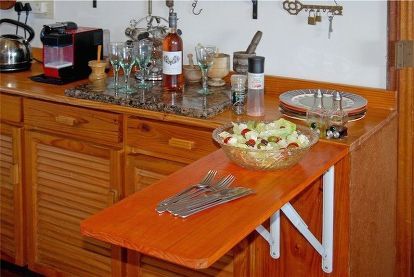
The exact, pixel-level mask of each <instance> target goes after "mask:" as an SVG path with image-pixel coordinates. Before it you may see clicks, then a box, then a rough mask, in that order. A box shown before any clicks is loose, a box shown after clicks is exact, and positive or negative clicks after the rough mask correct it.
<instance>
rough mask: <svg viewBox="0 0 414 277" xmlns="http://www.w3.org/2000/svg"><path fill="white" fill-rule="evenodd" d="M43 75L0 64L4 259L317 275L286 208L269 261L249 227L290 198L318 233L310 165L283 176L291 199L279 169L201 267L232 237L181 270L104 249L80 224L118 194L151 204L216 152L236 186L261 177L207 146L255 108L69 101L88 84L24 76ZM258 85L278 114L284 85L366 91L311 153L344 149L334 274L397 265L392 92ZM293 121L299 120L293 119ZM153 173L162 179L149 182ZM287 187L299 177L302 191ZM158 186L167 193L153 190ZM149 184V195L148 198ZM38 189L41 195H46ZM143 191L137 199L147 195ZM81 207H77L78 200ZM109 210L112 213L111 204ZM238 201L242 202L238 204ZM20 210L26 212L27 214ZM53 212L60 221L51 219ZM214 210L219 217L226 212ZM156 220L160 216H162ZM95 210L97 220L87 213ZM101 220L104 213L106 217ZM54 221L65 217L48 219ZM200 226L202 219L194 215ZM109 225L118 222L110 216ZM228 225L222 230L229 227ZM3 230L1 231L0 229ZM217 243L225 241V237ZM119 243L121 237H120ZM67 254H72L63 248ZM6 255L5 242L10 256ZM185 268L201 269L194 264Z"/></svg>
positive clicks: (384, 270)
mask: <svg viewBox="0 0 414 277" xmlns="http://www.w3.org/2000/svg"><path fill="white" fill-rule="evenodd" d="M40 73H42V68H41V65H40V64H38V63H33V66H32V68H31V70H29V71H23V72H15V73H2V74H1V78H0V105H1V106H0V117H1V123H2V125H1V131H2V145H0V147H6V148H5V149H3V148H2V151H4V153H10V152H11V153H13V157H10V160H7V161H6V162H7V168H8V167H9V166H10V169H7V168H6V169H7V172H6V173H4V174H3V173H2V176H6V177H7V176H10V182H9V183H7V185H5V186H4V187H3V181H2V183H1V184H2V189H6V190H9V189H10V190H11V191H12V192H10V195H11V196H13V195H14V196H13V197H10V199H5V201H3V198H2V205H3V203H7V205H9V204H8V203H11V204H10V205H14V206H11V207H10V208H8V209H7V211H10V212H13V213H14V214H10V217H7V218H10V220H11V221H12V220H14V221H15V223H14V225H11V226H12V227H13V228H16V230H14V229H13V230H14V231H13V232H7V233H5V234H6V235H5V236H7V242H10V241H11V239H10V238H9V235H10V234H11V233H12V234H16V237H15V238H14V239H15V249H17V250H16V252H15V253H16V257H15V258H14V259H13V258H10V259H9V258H7V260H9V261H11V262H13V263H16V264H21V265H25V264H28V265H29V268H30V269H32V270H34V271H36V272H40V273H42V274H46V275H47V274H60V273H69V274H75V275H94V274H95V275H96V274H97V275H101V276H102V275H111V274H112V275H124V276H125V275H127V276H129V275H131V276H135V275H136V274H137V272H143V271H144V272H146V273H148V274H155V272H156V273H157V274H159V275H162V274H167V275H168V274H181V275H188V276H193V275H194V274H199V273H200V272H201V273H202V274H207V275H209V274H211V275H218V274H224V273H225V272H226V274H228V275H239V276H246V275H248V274H250V275H255V276H265V275H272V276H286V275H288V276H297V275H301V274H304V273H305V272H307V273H309V274H310V275H315V276H321V275H322V270H321V266H320V262H319V261H320V259H321V258H320V256H319V255H318V254H317V253H316V251H315V250H314V249H313V248H312V247H311V246H310V245H309V244H308V242H307V241H306V240H304V238H303V237H302V235H300V234H299V233H298V232H297V231H296V230H295V229H294V227H293V226H292V225H291V224H290V223H289V222H288V221H287V220H285V219H284V218H283V217H282V219H281V230H282V240H281V257H280V258H279V259H277V260H274V259H272V258H271V257H270V255H269V244H268V243H267V242H266V241H264V240H263V238H262V237H260V236H259V235H258V234H256V232H253V233H250V234H248V233H249V232H250V231H251V230H252V227H253V225H255V224H256V223H259V221H262V220H265V217H266V216H269V215H270V214H271V213H272V212H274V211H275V210H276V209H278V208H280V205H282V204H283V203H284V202H286V201H289V202H291V203H292V205H293V206H294V207H295V209H296V210H297V211H298V212H300V214H301V215H302V218H303V219H304V220H305V222H306V224H307V225H308V226H309V229H310V230H312V231H313V232H314V233H315V235H316V236H317V237H319V236H320V234H321V220H322V216H321V202H322V201H321V199H322V195H321V191H320V187H321V177H318V174H319V175H320V174H322V173H323V172H319V173H318V174H316V175H315V174H313V175H312V176H313V177H312V178H310V179H309V178H308V179H306V181H303V182H302V181H301V182H299V183H296V182H294V183H289V182H288V183H289V184H291V185H292V186H289V187H288V188H286V189H287V190H290V192H288V193H289V197H285V198H283V199H282V200H280V199H279V200H278V199H277V191H278V188H276V187H277V186H279V185H280V184H282V183H283V180H281V179H280V180H279V181H278V184H279V185H276V187H275V191H273V190H271V191H272V193H275V194H269V197H273V200H274V202H273V203H274V204H272V205H271V204H269V203H270V202H269V203H268V202H266V203H267V204H269V205H270V206H269V207H271V208H269V210H267V211H266V213H261V217H259V218H258V219H257V220H256V221H249V222H250V223H249V224H250V225H249V228H247V229H243V231H242V232H241V233H238V235H237V238H236V239H233V240H231V241H229V243H228V244H226V246H223V248H221V250H220V251H219V252H215V254H214V255H213V254H211V253H212V252H210V254H211V255H210V254H208V255H210V259H209V260H208V261H207V262H205V261H203V262H201V264H203V266H206V265H209V264H210V262H212V261H213V260H216V259H217V258H218V257H219V256H220V255H222V254H223V253H224V252H225V251H226V250H228V249H229V248H231V247H232V246H233V245H234V244H235V243H237V242H238V241H239V243H237V244H236V246H234V247H233V249H232V250H231V251H230V252H229V253H227V254H226V255H225V256H224V257H223V258H221V259H220V260H219V261H218V262H216V263H214V264H213V265H211V266H210V267H209V268H207V269H206V270H205V271H189V269H187V268H184V267H178V266H176V265H174V264H170V263H167V262H162V261H160V260H158V259H155V258H153V257H151V255H152V256H156V257H161V256H162V255H161V254H160V255H161V256H160V255H159V256H157V255H155V254H154V253H152V252H151V251H148V252H145V251H143V250H142V249H139V247H138V246H136V248H134V247H135V246H132V245H124V246H126V247H129V248H131V249H136V250H139V251H143V252H144V253H147V254H150V255H149V256H148V255H143V254H142V255H139V254H137V253H136V252H135V251H131V250H130V251H127V255H126V256H127V258H126V259H125V251H124V250H122V249H118V250H117V248H116V247H110V246H108V245H107V244H104V243H103V242H90V241H89V240H90V239H86V238H84V237H81V235H80V229H79V228H80V222H81V220H84V219H86V218H88V217H89V216H91V215H93V214H96V213H98V212H100V211H101V210H102V209H103V208H105V207H108V206H111V205H112V204H113V203H115V202H117V201H118V200H120V199H123V198H126V197H127V196H131V198H126V199H125V200H124V201H121V202H120V203H119V204H115V206H114V209H116V208H117V207H122V205H124V204H125V203H133V204H134V203H136V202H135V200H137V201H138V200H139V202H141V200H145V201H152V202H151V203H152V204H153V203H155V202H156V201H158V200H160V199H162V198H163V197H165V196H167V195H169V194H172V193H173V192H174V191H178V190H179V188H181V187H183V186H185V185H186V184H189V183H190V182H191V181H194V180H196V179H197V178H199V177H200V176H201V175H200V174H204V173H205V172H198V173H194V174H192V172H195V167H196V166H197V165H198V163H203V161H206V160H207V161H210V162H212V161H216V159H219V158H220V161H221V162H217V164H216V165H215V166H217V167H218V168H220V170H221V171H222V173H223V174H225V173H226V170H227V169H231V170H232V172H233V171H234V172H235V174H239V175H238V176H237V177H238V179H240V181H246V184H244V183H243V184H242V183H240V185H253V183H252V182H248V181H251V180H252V178H253V177H254V178H253V179H254V180H255V181H257V180H260V175H261V174H259V173H254V172H253V173H251V172H248V171H244V170H241V169H240V170H239V169H237V167H236V166H235V165H233V164H231V163H227V162H226V160H222V159H221V157H222V156H220V155H222V154H220V151H219V152H214V151H215V150H217V146H216V145H214V144H213V142H212V139H211V131H212V130H213V129H214V128H216V127H217V126H220V125H222V124H223V123H227V122H229V121H235V120H240V119H243V120H246V119H254V118H249V117H247V116H242V117H240V116H236V115H234V114H233V113H232V112H231V110H229V109H227V110H224V111H223V112H222V113H219V114H217V115H215V116H213V117H211V118H208V119H202V118H193V117H187V116H182V115H177V114H174V113H169V112H165V111H161V112H160V111H151V110H144V109H139V108H134V107H127V106H122V105H114V104H111V103H102V102H97V101H91V100H86V99H77V98H73V97H68V96H66V95H65V90H67V89H71V88H74V87H76V86H79V85H83V84H85V83H86V81H85V80H84V81H79V82H75V83H71V84H67V85H63V86H55V85H49V84H43V83H36V82H33V81H31V80H30V79H29V77H30V76H33V75H38V74H40ZM265 86H266V91H265V111H266V113H265V116H264V117H262V118H260V120H262V119H275V118H278V117H280V116H281V114H280V112H279V110H278V97H279V95H280V94H281V93H283V92H285V91H289V90H294V89H302V88H328V89H337V90H341V91H347V92H352V93H357V94H359V95H361V96H363V97H365V98H366V99H367V100H368V112H367V114H366V116H365V117H364V118H363V119H361V120H358V121H355V122H350V123H349V125H348V127H349V128H348V137H347V138H345V139H342V140H321V142H320V143H318V145H317V146H316V147H315V151H316V150H318V149H321V147H323V146H324V145H327V147H324V148H326V149H330V148H337V149H345V150H344V151H345V152H343V151H339V152H338V153H339V154H338V153H337V154H338V155H339V156H337V154H333V156H332V159H333V160H330V162H329V163H328V164H329V165H331V164H334V166H335V209H334V211H335V226H334V228H335V231H334V257H333V260H334V264H333V273H332V275H334V276H349V275H355V276H375V275H380V274H381V275H390V276H391V275H392V274H393V272H394V264H395V263H394V261H395V251H394V250H393V249H395V247H394V242H395V190H396V166H394V165H395V164H396V139H397V132H396V130H397V112H396V110H395V107H396V94H395V92H392V91H386V90H381V89H373V88H364V87H355V86H348V85H341V84H331V83H324V82H314V81H306V80H299V79H293V78H285V77H277V76H266V79H265ZM256 119H257V118H256ZM294 121H295V122H299V123H300V121H299V120H294ZM3 138H4V142H5V143H3ZM23 142H24V143H23ZM10 143H12V144H11V146H9V145H10ZM213 152H214V153H213ZM2 153H3V152H2ZM211 153H213V154H211ZM209 154H210V155H209ZM309 154H310V155H308V156H307V157H306V159H305V160H303V161H304V162H306V163H312V159H313V158H312V153H309ZM335 157H337V158H338V159H339V160H338V159H337V158H335ZM55 160H56V161H59V162H55ZM315 161H317V160H315ZM9 163H10V164H9ZM186 166H188V168H187V167H186ZM315 166H318V165H315ZM326 166H328V165H327V164H325V165H323V163H322V167H323V168H324V169H325V167H326ZM2 168H3V167H2ZM181 168H182V169H181ZM180 169H181V170H183V171H180ZM301 169H306V165H304V164H302V163H300V164H299V167H295V169H293V171H289V170H288V171H282V172H285V173H289V175H290V176H291V177H288V176H284V178H283V179H284V180H285V179H287V180H290V179H292V180H294V179H295V178H299V179H300V178H306V176H307V175H306V172H303V171H302V170H301ZM2 170H3V169H2ZM9 170H11V171H9ZM321 170H322V169H320V170H316V171H321ZM10 172H11V173H10ZM174 172H176V173H174ZM368 172H369V173H368ZM172 173H173V175H171V178H173V179H174V178H178V177H180V178H184V177H183V176H184V175H185V176H186V178H187V179H188V180H187V181H186V182H183V183H181V182H177V183H176V184H173V185H172V184H170V186H169V187H168V189H165V190H164V186H165V185H166V184H165V180H164V181H163V177H164V176H169V175H170V174H172ZM184 173H185V174H184ZM174 174H176V175H174ZM275 174H276V175H278V174H277V173H275ZM276 175H273V174H272V173H270V174H268V175H266V176H268V177H269V179H271V178H273V177H275V180H276V179H277V176H276ZM98 176H99V177H98ZM174 176H175V177H174ZM252 176H253V177H252ZM8 178H9V177H8ZM168 178H169V177H168ZM59 180H65V182H63V181H59ZM158 180H160V181H159V182H158V183H156V181H158ZM175 181H178V179H174V183H175ZM263 182H265V181H263ZM266 182H267V181H266ZM292 182H293V181H292ZM258 183H260V181H259V182H258ZM270 183H271V182H270V181H269V187H271V185H270ZM10 184H16V185H15V186H11V185H10ZM50 184H53V186H50ZM298 184H299V185H298ZM295 185H298V190H296V187H295ZM161 186H162V188H163V191H162V192H159V194H157V192H158V191H159V189H160V188H161ZM157 188H158V189H157ZM299 188H300V189H299ZM13 189H14V190H13ZM66 190H69V191H70V192H71V197H67V196H65V195H66ZM283 191H284V190H283ZM135 192H137V194H136V195H135V194H134V193H135ZM146 192H151V193H153V194H154V195H156V196H154V197H148V198H147V196H146ZM285 192H287V191H285ZM12 193H14V194H12ZM108 193H109V194H108ZM45 194H46V195H48V197H46V198H43V195H45ZM8 195H9V192H8V193H4V194H2V197H8ZM23 195H24V196H23ZM272 195H273V196H272ZM79 199H80V200H79ZM130 199H131V200H130ZM6 200H7V201H6ZM13 201H15V203H14V204H13ZM76 201H80V202H76ZM145 201H144V202H143V203H148V204H150V202H145ZM248 201H249V199H248V198H246V199H240V202H239V203H247V202H248ZM85 203H88V204H85ZM233 204H235V205H236V206H237V205H241V204H237V203H236V202H235V203H231V205H230V204H229V205H228V206H226V207H227V208H226V209H224V210H225V211H226V214H227V213H228V212H231V211H233V210H232V209H233V208H231V207H232V205H233ZM4 205H6V204H4ZM131 205H132V204H131ZM139 205H142V204H139ZM258 205H259V204H258ZM23 207H24V208H23ZM237 207H240V206H237ZM81 208H82V209H83V210H79V209H81ZM240 208H241V207H240ZM258 208H260V206H258ZM261 208H263V207H261ZM148 209H150V208H148ZM151 209H152V208H151ZM243 209H244V208H243ZM243 209H242V208H241V210H243ZM221 210H222V209H217V210H216V211H214V210H211V211H209V213H210V212H211V213H212V214H215V213H218V214H217V215H219V214H221V213H220V212H219V211H221ZM2 211H3V210H2ZM108 211H109V213H110V211H112V210H111V209H110V210H108ZM243 211H244V212H246V213H247V212H248V211H247V210H245V209H244V210H243ZM127 212H128V213H131V214H130V215H129V214H128V213H127ZM133 213H134V210H128V211H125V214H122V216H123V217H129V216H131V218H132V219H133V218H134V217H133ZM154 213H155V211H154ZM26 215H30V216H27V217H26ZM60 216H61V217H62V218H63V219H64V221H59V220H60V218H59V217H60ZM166 216H167V215H166ZM220 216H221V217H220V218H221V219H223V221H224V217H223V215H222V214H221V215H220ZM98 217H99V218H101V217H100V216H98ZM2 218H3V214H2ZM162 218H166V217H164V216H162ZM200 218H202V217H199V216H197V217H194V219H191V218H190V219H189V220H186V221H185V224H190V225H191V224H193V223H194V221H197V222H198V221H202V220H200ZM132 219H131V220H132ZM8 220H9V219H8ZM91 220H94V219H93V217H92V219H91ZM104 220H110V219H109V218H106V219H105V218H104ZM212 220H213V221H214V219H212ZM167 221H168V222H169V223H168V224H167V226H166V227H165V229H167V230H168V229H169V227H170V226H169V224H177V222H178V221H176V222H175V223H174V222H173V221H169V220H167ZM50 222H62V223H61V224H57V225H58V226H57V225H56V226H55V225H53V226H51V224H50ZM191 222H193V223H191ZM132 223H133V222H132ZM55 224H56V223H55ZM197 224H198V226H199V227H200V226H201V222H198V223H197ZM190 225H189V226H190ZM263 225H264V226H267V225H268V222H267V221H265V222H264V223H263ZM108 226H109V225H108ZM120 226H121V225H120ZM143 226H144V225H143ZM171 226H172V225H171ZM186 226H187V225H186ZM191 226H192V225H191ZM224 226H225V225H224ZM12 227H10V228H12ZM112 227H113V228H115V229H116V227H117V226H112ZM112 227H111V228H112ZM124 227H125V226H124ZM91 228H92V227H91ZM108 228H109V227H108ZM226 228H227V227H226ZM226 228H223V229H220V230H222V231H225V229H226ZM91 230H92V231H93V230H94V229H91ZM124 231H125V232H127V233H128V232H131V233H130V234H129V235H133V234H134V233H133V230H132V228H131V230H123V231H122V232H124ZM141 231H142V229H141ZM56 232H57V233H58V234H62V233H65V234H68V235H69V236H68V239H67V240H66V241H61V240H55V236H56V234H57V233H56ZM1 235H2V237H3V231H2V233H1ZM127 235H128V234H127ZM170 235H171V234H170ZM179 236H180V234H174V239H178V240H180V237H179ZM243 236H244V238H243ZM229 237H230V235H229V234H226V236H223V240H227V239H230V238H229ZM149 238H151V236H150V237H149ZM26 239H27V243H26ZM112 239H114V242H115V240H116V239H119V237H118V238H117V237H116V236H115V233H114V237H113V238H112ZM152 239H154V240H155V239H156V238H154V237H153V238H152ZM193 239H195V237H193ZM106 240H107V241H110V240H111V238H110V237H107V238H106ZM221 242H222V243H223V244H224V241H221ZM117 243H118V244H119V245H123V244H122V243H126V244H128V243H127V242H125V241H124V242H122V243H120V242H119V241H118V242H117ZM207 244H208V242H207ZM2 245H5V244H4V243H2ZM25 245H27V249H25ZM187 246H188V248H190V247H191V246H190V245H187ZM199 246H201V244H200V245H199ZM171 247H172V246H171ZM56 249H59V251H57V250H56ZM194 250H195V251H197V249H194ZM10 251H11V250H10ZM7 253H9V252H7ZM66 253H73V254H72V255H66ZM122 253H123V254H122ZM166 253H167V252H166ZM11 254H12V252H10V253H9V254H8V255H9V256H10V255H11ZM62 255H63V256H62ZM166 255H168V253H167V254H166ZM208 255H207V256H208ZM4 257H6V256H3V249H2V259H6V258H4ZM161 258H163V257H161ZM165 260H169V261H173V262H174V263H177V261H175V260H173V258H171V257H166V258H165ZM199 262H200V261H198V262H196V263H199ZM68 264H69V265H70V266H68ZM181 264H183V263H181ZM186 265H187V266H190V265H189V264H186ZM191 266H193V267H201V266H195V265H194V264H193V265H191ZM166 272H167V273H166ZM226 274H224V275H226Z"/></svg>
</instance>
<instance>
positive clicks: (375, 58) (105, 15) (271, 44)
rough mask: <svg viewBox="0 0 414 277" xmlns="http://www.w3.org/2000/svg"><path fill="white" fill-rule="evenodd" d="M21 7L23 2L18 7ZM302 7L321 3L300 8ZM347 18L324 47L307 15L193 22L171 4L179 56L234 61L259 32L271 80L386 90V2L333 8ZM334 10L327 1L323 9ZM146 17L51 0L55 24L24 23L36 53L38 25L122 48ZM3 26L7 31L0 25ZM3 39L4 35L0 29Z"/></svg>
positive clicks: (109, 6)
mask: <svg viewBox="0 0 414 277" xmlns="http://www.w3.org/2000/svg"><path fill="white" fill-rule="evenodd" d="M23 2H24V1H23ZM302 2H303V3H305V2H307V3H321V2H320V1H319V2H316V1H311V0H302ZM337 2H338V4H340V5H343V6H344V15H343V16H336V17H335V18H334V21H333V29H334V32H333V34H332V36H331V39H328V19H327V17H326V16H324V17H323V19H322V23H320V24H318V25H316V26H311V25H308V24H307V16H308V15H307V13H305V12H304V11H302V12H301V13H300V14H299V15H297V16H292V15H289V14H288V13H287V12H286V11H285V10H283V8H282V2H281V1H269V0H267V1H265V0H259V11H258V19H257V20H254V19H252V18H251V14H252V4H251V0H237V1H211V0H210V1H209V0H200V1H198V7H199V8H203V12H202V13H201V15H198V16H195V15H193V14H192V12H191V11H192V6H191V4H192V3H193V1H189V0H186V1H175V10H176V11H177V13H178V16H179V22H178V24H179V28H180V29H182V31H183V35H182V38H183V41H184V47H185V49H184V56H185V57H186V54H187V53H188V52H189V51H190V52H194V51H193V48H194V45H195V44H197V43H198V42H201V43H205V44H215V45H216V46H217V47H219V49H220V51H221V52H224V53H229V54H232V53H233V52H234V51H238V50H244V49H246V48H247V46H248V44H249V42H250V40H251V38H252V36H253V35H254V33H255V32H256V31H257V30H261V31H262V32H263V37H262V41H261V42H260V44H259V46H258V48H257V50H256V53H257V55H261V56H265V57H266V65H265V72H266V74H268V75H279V76H288V77H295V78H303V79H311V80H320V81H326V82H335V83H345V84H354V85H360V86H368V87H376V88H385V86H386V54H387V31H386V30H387V2H386V1H384V0H379V1H375V0H371V1H339V0H338V1H337ZM322 3H325V4H333V2H332V1H325V2H322ZM146 13H147V2H146V1H143V0H140V1H138V0H135V1H108V0H98V8H96V9H94V8H92V0H88V1H63V0H55V18H54V20H44V19H39V18H34V17H33V16H32V17H31V18H29V21H28V23H29V24H30V25H31V26H32V27H34V29H35V32H36V38H35V39H34V41H33V42H32V45H33V46H38V47H39V46H41V43H40V40H39V35H38V34H39V32H40V29H41V27H42V26H43V24H46V23H52V22H56V21H74V22H76V23H77V24H78V25H79V26H90V27H101V28H103V29H109V30H110V32H111V40H117V41H118V40H125V39H126V37H125V35H124V30H125V28H126V27H127V26H128V25H129V21H130V19H133V18H135V19H140V18H142V17H143V16H145V15H146ZM153 15H160V16H164V17H167V15H168V9H167V8H166V6H165V1H160V0H157V1H155V0H154V3H153ZM1 17H2V18H3V17H7V18H13V19H16V18H17V16H16V14H15V12H14V11H12V10H8V11H1ZM3 25H4V24H3ZM1 30H2V33H5V32H7V31H5V27H4V26H2V28H1Z"/></svg>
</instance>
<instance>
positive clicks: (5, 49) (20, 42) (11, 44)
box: [0, 18, 35, 72]
mask: <svg viewBox="0 0 414 277" xmlns="http://www.w3.org/2000/svg"><path fill="white" fill-rule="evenodd" d="M1 23H10V24H12V25H16V26H18V27H22V28H23V29H25V30H26V31H27V32H28V33H29V38H28V39H25V38H22V37H21V36H18V35H13V34H6V35H1V36H0V71H1V72H10V71H18V70H26V69H29V68H30V66H31V60H32V53H31V48H30V44H29V42H30V41H31V40H32V39H33V37H34V35H35V34H34V31H33V29H32V28H31V27H30V26H28V25H26V24H24V23H21V22H18V21H16V20H13V19H7V18H5V19H0V24H1Z"/></svg>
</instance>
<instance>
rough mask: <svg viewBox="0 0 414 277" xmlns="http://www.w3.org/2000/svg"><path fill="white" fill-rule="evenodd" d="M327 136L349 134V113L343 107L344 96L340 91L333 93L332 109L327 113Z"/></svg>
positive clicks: (338, 136) (333, 136)
mask: <svg viewBox="0 0 414 277" xmlns="http://www.w3.org/2000/svg"><path fill="white" fill-rule="evenodd" d="M327 122H328V124H327V129H326V137H327V138H342V137H345V136H347V134H348V128H347V127H346V123H347V122H348V113H347V112H346V111H344V110H343V109H342V96H341V93H339V91H335V93H334V95H333V103H332V109H331V110H330V111H329V112H328V113H327Z"/></svg>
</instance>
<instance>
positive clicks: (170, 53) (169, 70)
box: [162, 10, 184, 91]
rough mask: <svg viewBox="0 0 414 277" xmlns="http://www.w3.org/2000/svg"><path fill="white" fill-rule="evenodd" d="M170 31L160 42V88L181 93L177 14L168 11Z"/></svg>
mask: <svg viewBox="0 0 414 277" xmlns="http://www.w3.org/2000/svg"><path fill="white" fill-rule="evenodd" d="M168 21H169V27H170V31H169V33H168V34H167V35H166V36H165V38H164V40H163V42H162V88H163V90H165V91H181V90H182V89H183V86H184V74H183V40H182V39H181V37H180V36H179V35H178V33H177V13H175V12H173V11H172V10H171V11H170V15H169V17H168Z"/></svg>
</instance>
